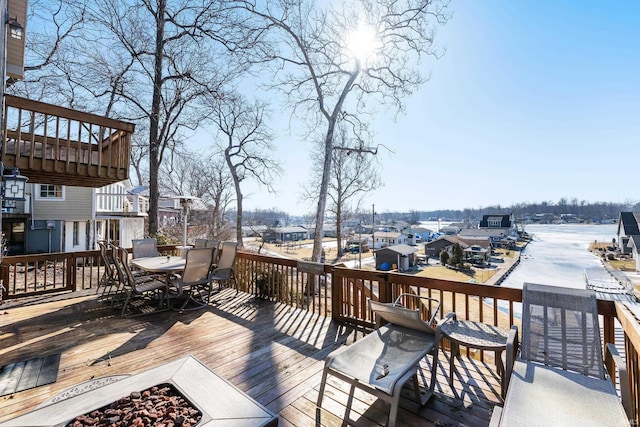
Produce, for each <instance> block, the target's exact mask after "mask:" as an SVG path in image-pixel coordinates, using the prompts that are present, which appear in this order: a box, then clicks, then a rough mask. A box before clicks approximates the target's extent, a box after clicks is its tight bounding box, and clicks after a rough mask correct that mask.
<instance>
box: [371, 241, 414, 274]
mask: <svg viewBox="0 0 640 427" xmlns="http://www.w3.org/2000/svg"><path fill="white" fill-rule="evenodd" d="M416 252H418V249H417V248H416V247H415V246H409V245H405V244H400V245H391V246H387V247H386V248H382V249H378V250H377V251H375V257H376V269H378V270H391V269H393V268H394V266H395V268H396V269H398V271H409V270H410V269H411V268H412V267H413V266H415V265H416V255H415V254H416Z"/></svg>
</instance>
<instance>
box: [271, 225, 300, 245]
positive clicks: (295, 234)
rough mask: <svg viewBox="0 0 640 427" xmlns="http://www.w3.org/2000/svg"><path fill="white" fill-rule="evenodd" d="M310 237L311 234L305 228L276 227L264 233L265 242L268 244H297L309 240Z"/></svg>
mask: <svg viewBox="0 0 640 427" xmlns="http://www.w3.org/2000/svg"><path fill="white" fill-rule="evenodd" d="M308 236H309V233H308V231H307V229H306V228H304V227H276V228H269V229H267V231H265V232H264V241H265V242H268V243H276V242H297V241H298V240H305V239H308V238H309V237H308Z"/></svg>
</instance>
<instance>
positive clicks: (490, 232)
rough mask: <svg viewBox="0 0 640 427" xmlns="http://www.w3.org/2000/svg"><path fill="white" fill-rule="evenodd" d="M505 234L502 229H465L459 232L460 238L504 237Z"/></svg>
mask: <svg viewBox="0 0 640 427" xmlns="http://www.w3.org/2000/svg"><path fill="white" fill-rule="evenodd" d="M506 234H507V233H506V232H505V230H504V229H502V228H465V229H463V230H461V231H460V234H459V235H460V237H462V238H473V237H476V238H479V237H504V236H505V235H506Z"/></svg>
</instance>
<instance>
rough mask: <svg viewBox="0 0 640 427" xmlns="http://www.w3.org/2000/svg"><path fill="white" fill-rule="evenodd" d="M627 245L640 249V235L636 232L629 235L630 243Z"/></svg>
mask: <svg viewBox="0 0 640 427" xmlns="http://www.w3.org/2000/svg"><path fill="white" fill-rule="evenodd" d="M627 245H628V246H629V247H630V248H634V247H635V248H636V250H637V251H640V235H639V234H634V235H633V236H629V243H627Z"/></svg>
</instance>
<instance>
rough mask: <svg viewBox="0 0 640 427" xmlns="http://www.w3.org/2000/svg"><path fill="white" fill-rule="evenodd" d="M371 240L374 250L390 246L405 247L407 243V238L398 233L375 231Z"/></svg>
mask: <svg viewBox="0 0 640 427" xmlns="http://www.w3.org/2000/svg"><path fill="white" fill-rule="evenodd" d="M372 238H373V248H374V249H380V248H384V247H387V246H391V245H406V244H408V243H409V239H408V237H407V236H406V235H404V234H402V233H400V232H398V231H376V232H375V233H374V234H373V237H372Z"/></svg>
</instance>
